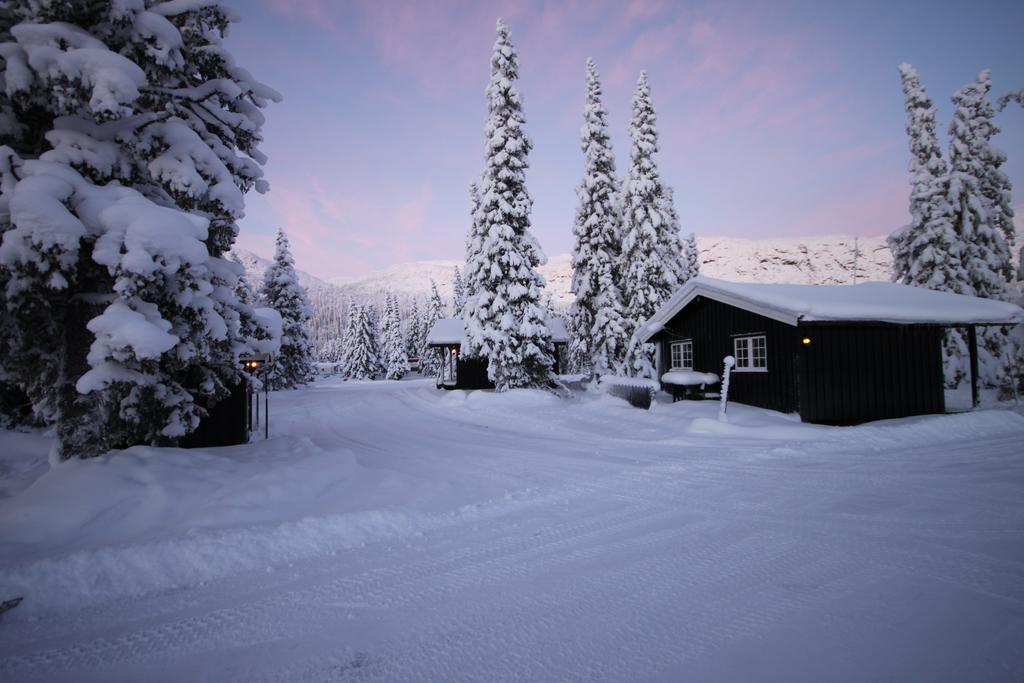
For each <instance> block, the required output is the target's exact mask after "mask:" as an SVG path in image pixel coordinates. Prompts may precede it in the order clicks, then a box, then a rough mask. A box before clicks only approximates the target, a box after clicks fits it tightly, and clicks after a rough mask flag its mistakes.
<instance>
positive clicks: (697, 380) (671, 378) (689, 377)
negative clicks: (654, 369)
mask: <svg viewBox="0 0 1024 683" xmlns="http://www.w3.org/2000/svg"><path fill="white" fill-rule="evenodd" d="M661 382H662V384H676V385H678V386H682V387H694V386H699V385H700V386H702V385H705V384H718V375H716V374H715V373H713V372H695V371H693V370H672V371H671V372H666V373H665V374H664V375H662V376H661Z"/></svg>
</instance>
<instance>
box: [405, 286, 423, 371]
mask: <svg viewBox="0 0 1024 683" xmlns="http://www.w3.org/2000/svg"><path fill="white" fill-rule="evenodd" d="M422 326H423V320H422V318H421V317H420V305H419V303H417V301H416V299H413V300H412V304H411V305H410V307H409V315H408V316H407V317H406V319H405V353H406V356H408V357H409V358H417V359H418V358H419V355H420V328H421V327H422Z"/></svg>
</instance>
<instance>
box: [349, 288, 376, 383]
mask: <svg viewBox="0 0 1024 683" xmlns="http://www.w3.org/2000/svg"><path fill="white" fill-rule="evenodd" d="M353 309H354V311H353V313H352V328H351V331H350V333H349V335H347V339H346V345H347V346H348V358H347V366H348V367H347V368H346V370H347V372H346V376H347V377H348V378H349V379H357V380H367V379H373V378H374V377H375V376H376V375H377V373H378V372H379V371H380V365H381V364H380V352H379V349H378V348H377V340H376V338H375V335H374V332H373V321H372V320H371V315H370V311H369V307H367V306H362V305H358V304H356V305H354V306H353Z"/></svg>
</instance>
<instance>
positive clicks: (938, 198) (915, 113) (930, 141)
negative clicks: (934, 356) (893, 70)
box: [889, 64, 973, 387]
mask: <svg viewBox="0 0 1024 683" xmlns="http://www.w3.org/2000/svg"><path fill="white" fill-rule="evenodd" d="M899 71H900V80H901V81H902V84H903V95H904V97H905V106H906V111H907V137H908V139H909V142H910V164H909V170H910V216H911V220H910V223H909V224H908V225H907V226H905V227H903V228H901V229H900V230H898V231H897V232H895V233H893V234H892V235H890V237H889V248H890V250H891V251H892V255H893V274H892V275H893V281H894V282H900V283H903V284H907V285H913V286H915V287H925V288H927V289H934V290H938V291H942V292H955V293H957V294H971V293H973V289H972V287H971V284H970V282H969V279H968V276H967V271H966V270H965V268H964V255H965V254H964V243H963V242H961V239H960V237H959V235H958V234H957V230H956V226H955V225H954V223H953V208H952V206H951V205H950V203H949V198H948V196H947V195H948V190H949V171H948V168H947V167H946V163H945V161H943V159H942V151H941V149H940V148H939V141H938V138H937V136H936V134H935V106H934V105H933V104H932V100H931V98H930V97H929V96H928V94H927V93H926V92H925V89H924V86H922V85H921V80H920V77H919V76H918V73H917V70H916V69H914V67H913V66H911V65H910V64H901V65H900V67H899ZM943 356H944V365H945V369H946V381H947V383H948V384H949V385H950V386H952V387H955V386H957V385H958V384H959V383H960V381H961V380H962V379H963V378H964V377H965V376H966V374H967V372H968V360H967V343H966V340H965V338H964V334H963V332H961V331H960V330H955V329H953V330H949V331H948V332H947V333H946V338H945V341H944V343H943Z"/></svg>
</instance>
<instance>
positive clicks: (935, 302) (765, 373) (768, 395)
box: [640, 277, 1024, 424]
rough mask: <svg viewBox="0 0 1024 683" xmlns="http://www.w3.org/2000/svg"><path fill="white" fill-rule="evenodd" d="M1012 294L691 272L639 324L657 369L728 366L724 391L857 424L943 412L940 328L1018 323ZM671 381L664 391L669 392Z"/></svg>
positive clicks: (819, 418) (1021, 315)
mask: <svg viewBox="0 0 1024 683" xmlns="http://www.w3.org/2000/svg"><path fill="white" fill-rule="evenodd" d="M1021 321H1024V310H1022V309H1021V308H1020V307H1019V306H1016V305H1014V304H1009V303H1005V302H1001V301H992V300H989V299H979V298H977V297H970V296H962V295H958V294H951V293H948V292H935V291H931V290H927V289H921V288H918V287H909V286H906V285H898V284H893V283H885V282H867V283H863V284H859V285H776V284H757V283H740V282H728V281H725V280H717V279H713V278H707V277H697V278H694V279H692V280H690V281H689V282H687V283H686V284H685V285H684V286H683V287H681V288H680V289H679V290H678V291H677V292H676V293H675V294H674V295H673V296H672V297H671V298H670V299H669V300H668V301H667V302H666V303H665V304H664V305H663V306H662V307H661V309H659V310H658V312H657V313H655V315H654V316H653V317H652V318H651V319H650V320H648V321H647V322H646V323H644V325H643V326H642V327H641V329H640V336H641V338H643V339H644V340H646V341H651V342H654V343H656V344H658V346H659V349H660V354H659V359H660V360H659V363H660V367H659V376H661V375H662V374H664V373H667V372H673V371H679V370H693V371H697V372H721V369H722V361H723V358H724V357H725V356H734V357H735V358H736V366H735V367H734V369H733V373H732V379H731V382H730V389H729V398H730V400H736V401H739V402H741V403H748V404H751V405H756V406H761V407H764V408H770V409H773V410H780V411H783V412H799V413H800V417H801V418H802V419H803V420H804V421H806V422H817V423H824V424H856V423H859V422H866V421H868V420H877V419H883V418H891V417H903V416H907V415H920V414H927V413H941V412H943V411H944V410H945V401H944V392H943V385H944V375H943V369H942V349H941V344H942V335H943V333H944V331H945V330H946V329H947V328H950V327H962V328H965V329H966V330H967V331H968V337H969V339H970V340H971V350H972V367H973V368H974V372H973V373H972V374H973V375H974V378H975V379H974V386H975V395H977V389H976V385H977V382H976V375H977V372H976V367H977V353H976V344H975V343H974V340H975V339H976V334H975V327H976V326H978V325H1014V324H1017V323H1020V322H1021ZM675 386H676V385H670V384H666V389H667V390H670V391H673V392H676V391H677V389H675Z"/></svg>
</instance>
